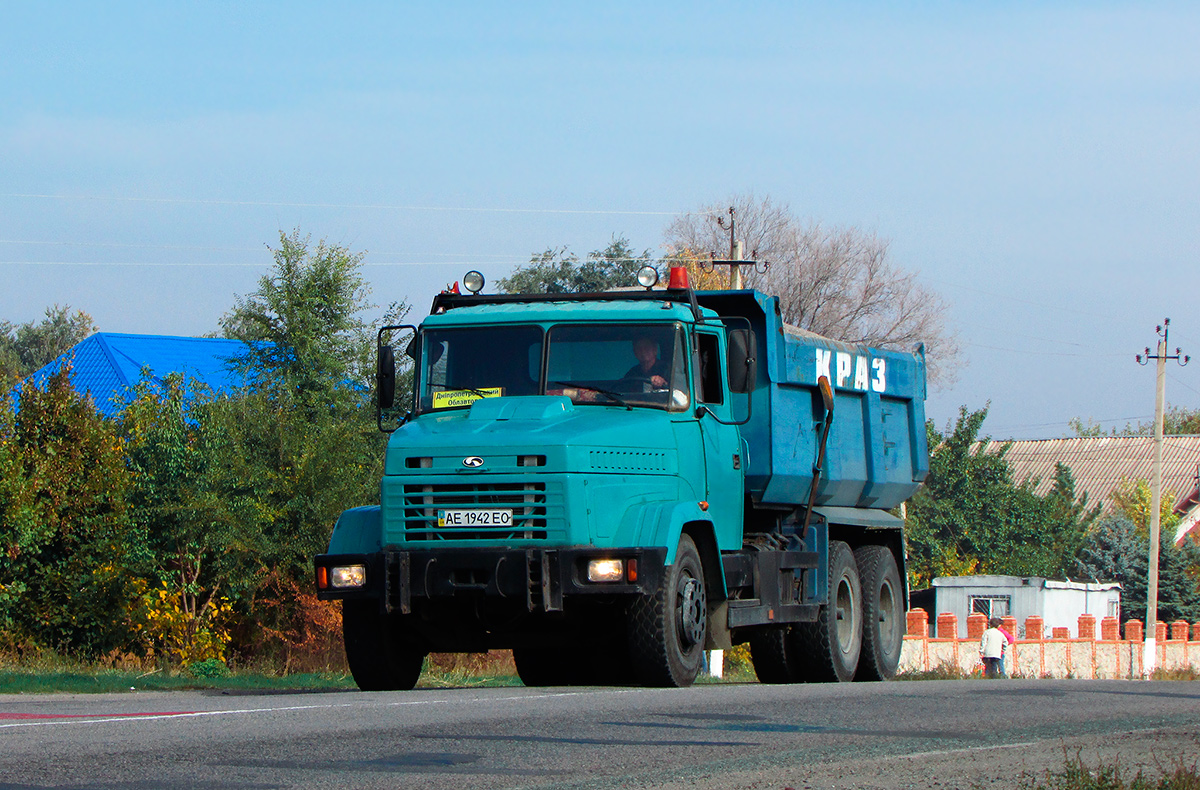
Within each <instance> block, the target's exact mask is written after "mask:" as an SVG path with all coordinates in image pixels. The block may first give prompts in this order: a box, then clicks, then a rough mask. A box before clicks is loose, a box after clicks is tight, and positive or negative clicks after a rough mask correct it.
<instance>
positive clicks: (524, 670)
mask: <svg viewBox="0 0 1200 790" xmlns="http://www.w3.org/2000/svg"><path fill="white" fill-rule="evenodd" d="M513 663H515V664H516V665H517V677H519V678H521V682H522V683H524V684H525V685H526V686H528V687H529V688H544V687H546V686H570V685H572V684H573V683H574V681H575V672H574V665H573V664H572V658H571V656H570V655H569V654H567V653H566V652H560V651H557V650H550V649H547V648H534V647H514V648H513Z"/></svg>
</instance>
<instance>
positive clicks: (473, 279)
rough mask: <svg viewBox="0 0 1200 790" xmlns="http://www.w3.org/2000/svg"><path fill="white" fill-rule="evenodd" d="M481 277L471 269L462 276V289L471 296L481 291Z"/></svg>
mask: <svg viewBox="0 0 1200 790" xmlns="http://www.w3.org/2000/svg"><path fill="white" fill-rule="evenodd" d="M483 282H484V280H483V275H482V274H480V273H479V272H477V271H475V270H474V269H472V270H471V271H469V272H467V273H466V274H464V275H463V287H464V288H466V289H467V290H468V291H470V292H471V293H473V294H477V293H479V292H480V291H482V290H483Z"/></svg>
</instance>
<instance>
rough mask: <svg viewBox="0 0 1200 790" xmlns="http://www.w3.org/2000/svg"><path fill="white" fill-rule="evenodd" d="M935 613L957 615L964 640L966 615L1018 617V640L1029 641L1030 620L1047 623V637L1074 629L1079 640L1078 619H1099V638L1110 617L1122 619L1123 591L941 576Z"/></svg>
mask: <svg viewBox="0 0 1200 790" xmlns="http://www.w3.org/2000/svg"><path fill="white" fill-rule="evenodd" d="M933 593H934V604H933V605H934V610H933V611H932V612H930V613H929V620H930V623H931V624H933V623H936V622H937V615H939V614H941V613H943V612H952V613H953V614H954V615H955V616H956V617H957V618H958V633H959V636H965V635H966V633H967V615H969V614H972V613H974V612H978V613H979V614H982V615H986V616H987V617H989V618H990V617H1015V618H1016V619H1017V629H1018V632H1019V633H1018V634H1017V637H1018V638H1020V637H1022V636H1024V633H1023V631H1024V628H1025V618H1026V617H1029V616H1031V615H1036V616H1038V617H1041V618H1042V621H1043V624H1044V628H1045V635H1046V636H1050V634H1051V633H1052V632H1051V630H1050V629H1052V628H1069V629H1070V631H1071V636H1072V637H1077V636H1079V615H1081V614H1092V615H1095V616H1096V633H1097V634H1099V633H1100V621H1101V620H1102V619H1104V618H1105V617H1118V618H1121V619H1124V618H1123V617H1122V615H1121V585H1120V584H1119V583H1118V582H1073V581H1055V580H1053V579H1044V578H1042V577H1040V576H939V577H938V578H936V579H934V580H933Z"/></svg>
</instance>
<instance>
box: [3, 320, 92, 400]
mask: <svg viewBox="0 0 1200 790" xmlns="http://www.w3.org/2000/svg"><path fill="white" fill-rule="evenodd" d="M96 331H97V330H96V325H95V322H93V321H92V317H91V316H90V315H88V314H87V313H85V312H83V311H82V310H75V311H74V312H72V311H71V308H70V306H69V305H68V306H59V305H54V306H53V307H47V308H46V317H45V318H43V319H42V321H41V323H37V324H35V323H34V322H32V321H29V322H27V323H24V324H20V325H15V324H11V323H9V322H8V321H0V385H4V384H5V382H11V381H12V380H14V379H21V378H24V377H26V376H28V375H29V374H30V373H33V372H34V371H35V370H37V369H39V368H41V367H42V366H43V365H46V364H47V363H49V362H51V361H52V360H54V359H56V358H57V357H58V356H59V355H61V354H63V353H65V352H66V351H68V350H70V349H71V348H72V347H73V346H75V345H76V344H78V343H79V342H80V341H82V340H85V339H87V338H88V337H89V336H90V335H92V334H94V333H95V332H96Z"/></svg>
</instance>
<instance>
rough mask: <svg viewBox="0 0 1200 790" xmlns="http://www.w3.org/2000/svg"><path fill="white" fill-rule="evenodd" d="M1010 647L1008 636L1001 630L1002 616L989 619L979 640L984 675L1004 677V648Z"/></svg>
mask: <svg viewBox="0 0 1200 790" xmlns="http://www.w3.org/2000/svg"><path fill="white" fill-rule="evenodd" d="M1006 647H1008V638H1007V637H1005V636H1004V632H1003V631H1001V630H1000V618H999V617H993V618H992V619H991V620H988V628H987V630H986V631H984V632H983V636H982V637H981V638H980V640H979V657H980V658H981V659H982V660H983V676H984V677H988V678H1000V677H1004V650H1005V648H1006Z"/></svg>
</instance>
